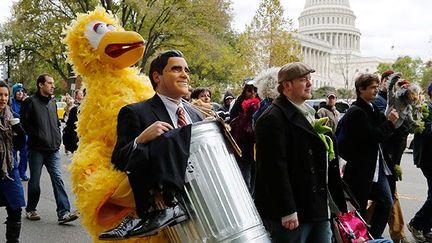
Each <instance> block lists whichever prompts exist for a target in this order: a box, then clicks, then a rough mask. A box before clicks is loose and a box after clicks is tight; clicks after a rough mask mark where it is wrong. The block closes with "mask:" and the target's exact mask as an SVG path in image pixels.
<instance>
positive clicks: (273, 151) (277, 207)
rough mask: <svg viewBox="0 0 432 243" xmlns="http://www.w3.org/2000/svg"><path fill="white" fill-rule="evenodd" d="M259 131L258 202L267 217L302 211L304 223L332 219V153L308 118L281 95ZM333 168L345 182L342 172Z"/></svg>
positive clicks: (276, 217)
mask: <svg viewBox="0 0 432 243" xmlns="http://www.w3.org/2000/svg"><path fill="white" fill-rule="evenodd" d="M255 132H256V142H257V144H256V151H257V166H258V168H257V181H256V199H255V203H256V206H257V209H258V211H259V212H260V214H261V216H262V217H263V218H264V219H272V220H278V221H280V219H281V217H283V216H286V215H290V214H292V213H294V212H297V216H298V219H299V221H300V223H308V222H319V221H324V220H327V219H328V218H329V215H328V204H327V192H328V190H327V181H326V177H327V153H326V148H325V145H324V143H323V141H322V140H321V139H320V138H319V137H318V135H317V133H316V132H315V130H314V129H313V127H312V126H311V124H310V123H309V122H308V121H307V119H306V118H305V117H304V115H303V114H301V113H300V111H299V110H298V109H297V108H296V107H295V106H294V105H293V104H292V103H291V102H290V101H289V100H288V99H287V98H286V97H285V96H279V97H278V98H277V99H276V100H275V101H274V103H273V104H272V105H271V106H270V107H269V108H268V109H267V110H266V111H265V112H264V113H263V114H262V115H261V116H260V118H258V121H257V123H256V126H255ZM329 169H330V170H332V173H329V174H332V175H334V174H336V175H337V177H338V178H339V180H340V177H339V173H338V167H337V166H336V167H333V166H330V167H329ZM333 170H334V171H333ZM333 179H335V178H334V176H331V177H329V181H330V180H333ZM339 195H343V194H342V191H340V193H339Z"/></svg>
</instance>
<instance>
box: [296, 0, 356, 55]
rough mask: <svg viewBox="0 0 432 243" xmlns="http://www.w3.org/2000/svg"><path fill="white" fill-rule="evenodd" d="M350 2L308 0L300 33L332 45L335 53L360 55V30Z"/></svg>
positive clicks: (300, 24)
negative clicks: (343, 52) (356, 25)
mask: <svg viewBox="0 0 432 243" xmlns="http://www.w3.org/2000/svg"><path fill="white" fill-rule="evenodd" d="M355 19H356V16H355V15H354V12H353V11H352V10H351V8H350V3H349V0H306V3H305V6H304V9H303V11H302V13H301V14H300V17H299V19H298V20H299V30H298V33H299V34H302V35H304V36H309V37H313V38H316V39H319V40H322V41H326V42H328V43H330V45H331V46H332V49H333V51H334V52H339V53H340V52H341V51H345V52H349V53H352V54H359V53H360V35H361V33H360V30H359V29H357V28H356V27H355Z"/></svg>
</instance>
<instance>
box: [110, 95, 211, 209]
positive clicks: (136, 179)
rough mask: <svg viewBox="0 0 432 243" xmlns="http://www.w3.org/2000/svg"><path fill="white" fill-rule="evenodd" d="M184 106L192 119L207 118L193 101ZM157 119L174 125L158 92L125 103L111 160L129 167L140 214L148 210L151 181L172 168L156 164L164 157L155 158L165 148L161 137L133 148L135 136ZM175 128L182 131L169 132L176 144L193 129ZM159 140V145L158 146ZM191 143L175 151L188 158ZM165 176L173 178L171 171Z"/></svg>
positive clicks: (123, 166)
mask: <svg viewBox="0 0 432 243" xmlns="http://www.w3.org/2000/svg"><path fill="white" fill-rule="evenodd" d="M184 109H185V110H186V112H187V113H188V114H189V116H190V118H191V119H192V122H197V121H201V120H202V119H203V118H202V116H201V113H199V112H198V111H197V110H195V109H194V108H193V107H192V106H190V105H189V104H187V103H186V104H184ZM156 121H164V122H167V123H169V124H171V126H173V127H174V124H172V121H171V118H170V116H169V114H168V111H167V109H166V108H165V105H164V104H163V102H162V100H161V99H160V97H159V96H158V95H157V94H155V95H154V96H153V97H152V98H150V99H149V100H146V101H142V102H138V103H134V104H130V105H126V106H124V107H123V108H121V110H120V112H119V114H118V124H117V143H116V145H115V147H114V151H113V154H112V157H111V162H112V163H113V164H114V166H115V167H116V168H117V169H119V170H122V171H127V173H128V178H129V182H130V185H131V188H132V191H133V193H134V196H135V203H136V206H137V211H138V214H139V215H140V213H141V212H142V210H144V208H143V207H144V205H146V203H147V200H148V198H146V197H147V196H148V190H149V189H150V188H149V186H150V185H149V184H148V183H158V180H159V179H161V177H164V173H165V172H166V171H169V170H166V169H163V168H162V167H155V166H154V165H153V164H155V163H157V164H159V163H160V161H157V162H156V161H155V159H154V158H155V156H154V153H158V151H161V150H160V149H161V148H160V145H161V144H164V143H161V139H160V138H157V139H155V140H153V141H150V142H148V143H145V144H137V146H136V148H135V149H134V148H133V147H134V140H135V138H136V137H138V135H139V134H140V133H141V132H142V131H144V130H145V129H146V128H147V127H149V126H150V125H151V124H153V123H154V122H156ZM175 130H177V131H180V132H178V133H177V134H175V135H174V136H171V135H169V136H167V137H168V139H169V140H168V141H169V142H168V143H166V145H167V146H173V145H175V142H173V139H174V140H175V139H177V141H180V140H181V141H183V140H184V139H183V140H182V138H184V134H185V132H186V133H188V132H189V134H190V126H189V129H175ZM170 134H171V133H170ZM173 137H174V138H173ZM189 138H190V137H189ZM189 141H190V140H189ZM156 144H157V145H158V146H156ZM152 145H153V147H152ZM188 146H189V145H188V144H187V146H178V147H179V148H180V149H179V151H180V152H179V153H177V151H176V152H175V153H177V154H182V156H181V157H182V158H184V156H185V152H186V153H187V155H188V153H189V151H188V149H187V148H188ZM171 148H174V147H171ZM185 148H186V149H185ZM174 149H175V148H174ZM185 150H187V151H185ZM175 153H174V154H173V155H167V154H164V158H167V159H168V160H169V159H170V158H173V157H176V156H175ZM186 159H187V157H186ZM166 162H171V161H166ZM172 164H174V163H172ZM155 170H158V172H157V175H156V173H155V174H153V175H154V176H148V175H149V172H153V171H155ZM156 177H157V178H156ZM165 177H166V178H169V175H166V176H165ZM177 181H178V180H177Z"/></svg>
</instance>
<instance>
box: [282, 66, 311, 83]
mask: <svg viewBox="0 0 432 243" xmlns="http://www.w3.org/2000/svg"><path fill="white" fill-rule="evenodd" d="M313 72H315V70H314V69H312V68H310V67H309V66H308V65H306V64H304V63H302V62H292V63H288V64H285V65H284V66H283V67H282V68H281V69H280V70H279V73H278V82H279V83H281V82H283V81H287V80H293V79H296V78H301V77H303V76H305V75H307V74H309V73H313Z"/></svg>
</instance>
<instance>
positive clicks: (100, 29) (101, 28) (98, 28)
mask: <svg viewBox="0 0 432 243" xmlns="http://www.w3.org/2000/svg"><path fill="white" fill-rule="evenodd" d="M113 27H114V26H113ZM93 30H94V31H95V32H96V33H98V34H104V33H106V32H108V31H110V30H111V29H110V28H108V26H107V25H106V24H105V23H101V22H99V23H96V24H95V25H94V26H93Z"/></svg>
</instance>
